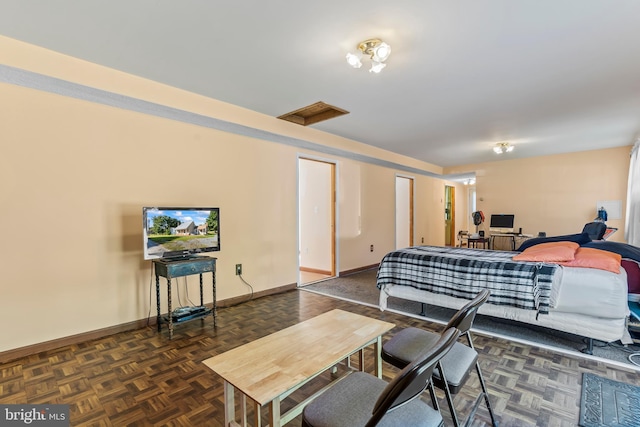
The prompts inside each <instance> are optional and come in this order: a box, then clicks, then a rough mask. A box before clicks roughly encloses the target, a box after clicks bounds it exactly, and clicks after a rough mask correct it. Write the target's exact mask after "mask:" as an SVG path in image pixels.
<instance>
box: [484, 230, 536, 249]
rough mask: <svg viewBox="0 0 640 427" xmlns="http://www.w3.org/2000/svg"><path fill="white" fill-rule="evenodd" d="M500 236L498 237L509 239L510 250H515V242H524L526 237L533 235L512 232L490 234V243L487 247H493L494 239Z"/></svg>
mask: <svg viewBox="0 0 640 427" xmlns="http://www.w3.org/2000/svg"><path fill="white" fill-rule="evenodd" d="M496 237H497V238H500V239H507V240H509V241H510V243H511V250H512V251H515V250H516V242H519V243H520V244H522V242H524V241H525V240H527V239H530V238H531V237H533V236H532V235H530V234H513V233H506V234H500V233H498V234H492V235H491V237H490V239H491V243H490V244H489V247H490V248H491V249H495V248H496V241H495V239H496Z"/></svg>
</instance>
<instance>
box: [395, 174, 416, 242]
mask: <svg viewBox="0 0 640 427" xmlns="http://www.w3.org/2000/svg"><path fill="white" fill-rule="evenodd" d="M409 246H413V178H409V177H405V176H399V175H396V249H402V248H408V247H409Z"/></svg>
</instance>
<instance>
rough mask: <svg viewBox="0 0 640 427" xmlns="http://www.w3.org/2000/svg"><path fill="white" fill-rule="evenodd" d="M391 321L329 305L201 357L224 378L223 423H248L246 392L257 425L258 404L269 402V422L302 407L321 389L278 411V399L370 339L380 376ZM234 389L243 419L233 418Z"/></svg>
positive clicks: (273, 425)
mask: <svg viewBox="0 0 640 427" xmlns="http://www.w3.org/2000/svg"><path fill="white" fill-rule="evenodd" d="M394 326H395V325H394V324H392V323H388V322H383V321H380V320H377V319H372V318H369V317H365V316H361V315H358V314H354V313H350V312H347V311H342V310H332V311H329V312H327V313H324V314H321V315H320V316H317V317H314V318H313V319H309V320H307V321H304V322H302V323H298V324H297V325H294V326H291V327H289V328H286V329H283V330H281V331H279V332H275V333H273V334H271V335H267V336H266V337H263V338H260V339H258V340H255V341H252V342H250V343H248V344H245V345H243V346H240V347H236V348H235V349H233V350H230V351H227V352H226V353H223V354H220V355H218V356H214V357H211V358H209V359H207V360H205V361H204V362H203V363H204V364H205V365H206V366H207V367H208V368H210V369H211V370H212V371H214V372H216V373H217V374H218V375H220V376H221V377H222V378H223V379H224V406H225V415H224V419H225V422H224V425H225V426H226V427H229V426H237V425H242V426H243V427H244V426H246V425H247V406H246V398H247V397H248V398H249V399H250V400H251V401H252V402H253V408H254V418H255V419H254V425H256V426H259V425H261V408H262V406H264V405H269V416H270V418H271V419H270V423H269V426H270V427H278V426H281V425H283V424H286V423H287V422H289V421H291V420H292V419H293V418H295V417H296V416H298V415H299V414H301V413H302V410H303V409H304V406H305V405H306V404H307V403H309V401H310V400H311V399H313V398H314V397H316V396H317V395H318V394H320V393H321V392H322V391H323V390H321V391H319V392H318V393H316V394H314V395H313V396H311V397H309V398H308V399H306V400H305V401H303V402H301V403H300V404H298V405H296V406H295V407H294V408H292V409H291V410H290V411H289V412H286V413H284V414H280V403H281V402H282V400H284V399H285V398H286V397H287V396H289V395H290V394H291V393H292V392H294V391H295V390H297V389H299V388H300V387H302V386H303V385H304V384H306V383H308V382H309V381H310V380H312V379H313V378H315V377H317V376H318V375H320V374H321V373H323V372H325V371H327V370H329V369H331V368H332V367H334V366H336V365H337V364H338V363H339V362H341V361H343V360H345V359H347V358H348V357H349V356H351V355H352V354H354V353H356V352H360V354H359V356H360V369H363V366H364V349H365V348H366V347H368V346H369V345H371V344H373V345H374V347H375V348H374V354H375V355H376V365H375V366H376V375H377V376H378V377H379V378H381V377H382V359H381V358H380V350H381V349H382V334H384V333H385V332H387V331H389V330H391V329H392V328H393V327H394ZM234 390H238V391H239V392H240V393H242V410H243V413H242V421H241V422H242V424H238V423H237V422H236V414H235V398H234Z"/></svg>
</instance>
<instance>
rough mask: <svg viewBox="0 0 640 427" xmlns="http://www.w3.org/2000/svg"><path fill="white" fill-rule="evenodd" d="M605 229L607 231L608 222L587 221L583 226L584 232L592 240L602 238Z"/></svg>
mask: <svg viewBox="0 0 640 427" xmlns="http://www.w3.org/2000/svg"><path fill="white" fill-rule="evenodd" d="M605 231H607V224H605V223H604V222H599V221H595V222H590V223H587V224H585V225H584V227H583V228H582V232H583V233H587V234H588V235H589V237H591V240H602V237H603V236H604V233H605Z"/></svg>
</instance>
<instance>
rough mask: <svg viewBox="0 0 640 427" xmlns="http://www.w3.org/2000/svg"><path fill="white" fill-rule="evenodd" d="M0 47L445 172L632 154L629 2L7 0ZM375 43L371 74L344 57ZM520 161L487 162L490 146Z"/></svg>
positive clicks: (638, 116)
mask: <svg viewBox="0 0 640 427" xmlns="http://www.w3.org/2000/svg"><path fill="white" fill-rule="evenodd" d="M0 35H4V36H7V37H11V38H14V39H18V40H22V41H25V42H28V43H32V44H35V45H38V46H42V47H45V48H48V49H51V50H54V51H58V52H61V53H64V54H68V55H71V56H74V57H77V58H82V59H85V60H87V61H90V62H94V63H97V64H101V65H105V66H107V67H111V68H115V69H118V70H121V71H125V72H127V73H131V74H134V75H137V76H141V77H145V78H148V79H151V80H155V81H158V82H162V83H165V84H168V85H171V86H174V87H178V88H181V89H185V90H188V91H191V92H195V93H198V94H202V95H205V96H208V97H211V98H215V99H218V100H222V101H226V102H229V103H232V104H236V105H239V106H242V107H246V108H249V109H251V110H255V111H258V112H260V113H264V114H267V115H270V116H273V117H277V116H280V115H282V114H284V113H287V112H290V111H293V110H297V109H299V108H301V107H304V106H306V105H309V104H313V103H315V102H317V101H324V102H326V103H328V104H331V105H334V106H336V107H338V108H341V109H344V110H347V111H349V112H350V113H349V114H347V115H343V116H340V117H337V118H334V119H331V120H327V121H324V122H321V123H317V124H314V125H312V127H313V128H316V129H319V130H323V131H326V132H330V133H333V134H337V135H340V136H344V137H347V138H350V139H353V140H356V141H360V142H363V143H366V144H370V145H373V146H377V147H381V148H384V149H387V150H390V151H393V152H397V153H400V154H404V155H407V156H410V157H413V158H416V159H420V160H423V161H426V162H429V163H433V164H436V165H439V166H442V167H448V166H455V165H464V164H469V163H476V162H486V161H493V160H498V159H501V158H505V159H506V158H521V157H531V156H539V155H546V154H558V153H566V152H573V151H584V150H592V149H600V148H609V147H617V146H625V145H631V144H633V142H634V140H635V139H636V138H637V137H638V136H639V135H640V1H638V0H517V1H516V0H448V1H445V0H403V1H395V2H394V1H389V0H384V1H382V0H366V1H364V0H346V1H345V0H340V1H338V0H324V1H321V2H318V1H315V2H311V1H293V0H289V1H284V0H269V1H265V0H246V1H230V0H180V1H175V0H135V1H131V0H92V1H86V0H56V1H51V0H29V1H25V0H2V14H0ZM373 37H377V38H380V39H382V40H384V41H385V42H387V43H389V44H390V45H391V47H392V54H391V57H390V58H389V60H388V61H387V64H388V66H387V67H386V68H385V69H384V70H383V71H382V72H381V73H380V74H373V73H369V72H368V64H367V63H365V64H364V66H363V67H362V68H360V69H354V68H351V67H349V66H348V65H347V63H346V60H345V55H346V53H347V52H348V51H354V50H355V47H356V46H357V45H358V43H359V42H361V41H363V40H365V39H368V38H373ZM502 141H509V142H510V143H511V144H512V145H514V146H515V150H514V151H513V152H511V153H508V154H502V155H500V156H501V157H498V155H496V154H495V153H493V151H492V147H493V146H494V145H495V144H496V143H498V142H502Z"/></svg>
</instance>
